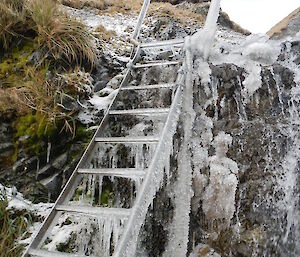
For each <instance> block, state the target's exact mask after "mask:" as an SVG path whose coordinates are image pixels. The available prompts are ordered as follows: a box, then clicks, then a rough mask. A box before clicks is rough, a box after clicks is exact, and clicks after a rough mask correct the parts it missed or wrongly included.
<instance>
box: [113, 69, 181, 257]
mask: <svg viewBox="0 0 300 257" xmlns="http://www.w3.org/2000/svg"><path fill="white" fill-rule="evenodd" d="M183 81H184V74H183V73H182V72H179V76H178V79H177V83H176V84H177V85H178V87H177V91H176V93H175V97H174V100H173V103H172V106H171V108H170V113H169V115H168V118H167V120H166V123H165V126H164V128H163V131H162V134H161V136H160V141H159V143H158V145H157V148H156V151H155V154H154V157H153V159H152V161H151V164H150V167H149V169H148V172H147V174H146V177H145V179H144V181H143V183H142V186H141V189H140V191H139V193H138V195H137V198H136V200H135V203H134V206H133V208H132V214H131V216H130V218H129V220H128V222H127V224H126V227H125V230H124V233H123V236H122V238H121V240H120V242H119V245H118V246H117V249H116V251H115V253H114V255H113V257H131V256H133V254H134V253H133V252H129V251H130V250H129V249H130V247H132V245H136V241H137V237H138V234H139V231H140V228H141V226H142V224H143V222H144V220H145V217H146V214H147V211H148V207H149V206H150V204H151V202H152V200H153V197H154V196H155V194H156V192H157V188H159V187H160V183H161V182H162V180H163V177H164V175H163V159H164V154H165V152H167V150H168V149H166V145H167V143H166V142H168V141H171V140H173V138H170V137H171V136H170V135H172V133H170V131H171V130H176V127H177V123H178V119H179V114H180V109H181V108H180V106H181V101H182V88H183ZM160 168H162V169H161V170H160ZM157 172H161V173H160V174H158V176H160V178H162V179H160V181H155V180H156V178H155V176H156V175H157ZM155 183H158V184H155Z"/></svg>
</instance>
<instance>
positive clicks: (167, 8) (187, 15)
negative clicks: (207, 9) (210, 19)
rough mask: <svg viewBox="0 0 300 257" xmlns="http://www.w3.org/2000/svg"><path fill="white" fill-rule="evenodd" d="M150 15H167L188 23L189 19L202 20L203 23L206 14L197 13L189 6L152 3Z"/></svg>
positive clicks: (166, 16)
mask: <svg viewBox="0 0 300 257" xmlns="http://www.w3.org/2000/svg"><path fill="white" fill-rule="evenodd" d="M149 15H150V16H156V17H165V18H172V19H174V20H176V21H178V22H180V23H182V24H186V23H187V22H188V21H189V20H193V21H195V22H200V23H201V24H203V23H204V22H205V18H206V17H205V16H204V15H202V14H197V13H195V12H194V10H192V9H189V8H183V7H181V6H175V5H172V4H170V3H157V2H154V3H151V5H150V10H149Z"/></svg>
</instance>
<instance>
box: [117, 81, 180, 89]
mask: <svg viewBox="0 0 300 257" xmlns="http://www.w3.org/2000/svg"><path fill="white" fill-rule="evenodd" d="M175 85H176V84H174V83H166V84H157V85H140V86H130V87H123V88H121V90H122V91H125V90H143V89H160V88H172V87H174V86H175Z"/></svg>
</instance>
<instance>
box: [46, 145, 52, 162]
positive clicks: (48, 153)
mask: <svg viewBox="0 0 300 257" xmlns="http://www.w3.org/2000/svg"><path fill="white" fill-rule="evenodd" d="M50 153H51V142H48V146H47V163H49V162H50Z"/></svg>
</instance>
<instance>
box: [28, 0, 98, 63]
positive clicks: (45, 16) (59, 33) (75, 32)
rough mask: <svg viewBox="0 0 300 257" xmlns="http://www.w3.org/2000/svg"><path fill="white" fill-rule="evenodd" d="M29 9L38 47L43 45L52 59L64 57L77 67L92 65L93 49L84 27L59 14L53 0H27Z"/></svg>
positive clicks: (94, 55) (94, 51)
mask: <svg viewBox="0 0 300 257" xmlns="http://www.w3.org/2000/svg"><path fill="white" fill-rule="evenodd" d="M28 9H29V10H30V13H31V17H32V20H33V21H34V23H35V24H36V26H35V28H34V29H35V30H36V31H37V34H38V42H39V45H40V46H41V47H43V46H45V45H46V46H47V48H48V52H49V54H51V55H52V57H53V58H54V59H60V58H61V57H63V59H65V60H67V61H68V62H69V63H72V62H74V61H75V62H76V63H77V64H80V63H81V61H82V60H87V61H89V62H90V63H91V64H92V65H94V63H95V62H96V54H95V53H96V48H95V46H94V44H93V41H92V37H91V34H90V32H89V31H88V29H87V28H86V26H85V25H83V24H82V23H80V22H78V21H76V20H74V19H71V18H70V17H69V16H67V15H66V14H64V13H62V12H60V11H59V10H58V7H57V4H56V2H54V1H53V0H43V1H41V0H30V1H29V5H28Z"/></svg>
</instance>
